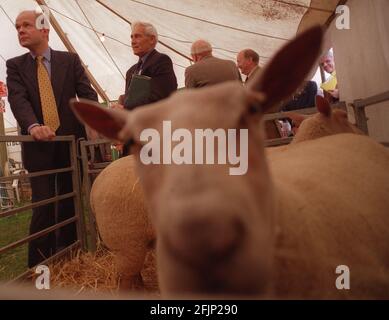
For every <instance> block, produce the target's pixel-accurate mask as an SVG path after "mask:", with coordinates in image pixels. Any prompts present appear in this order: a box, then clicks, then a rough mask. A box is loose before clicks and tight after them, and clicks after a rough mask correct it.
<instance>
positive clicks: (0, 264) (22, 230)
mask: <svg viewBox="0 0 389 320" xmlns="http://www.w3.org/2000/svg"><path fill="white" fill-rule="evenodd" d="M30 220H31V210H27V211H23V212H20V213H18V214H16V215H14V216H10V217H6V218H0V248H1V247H4V246H6V245H8V244H11V243H12V242H15V241H17V240H20V239H22V238H25V237H27V236H28V230H29V226H30ZM26 270H27V244H24V245H22V246H19V247H17V248H14V249H12V250H10V251H6V252H4V253H3V254H1V255H0V281H7V280H11V279H13V278H15V277H16V276H18V275H20V274H22V273H23V272H25V271H26Z"/></svg>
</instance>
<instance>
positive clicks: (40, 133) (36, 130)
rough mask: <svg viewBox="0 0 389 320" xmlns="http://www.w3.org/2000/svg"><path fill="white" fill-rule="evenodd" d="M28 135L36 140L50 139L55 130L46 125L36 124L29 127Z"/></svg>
mask: <svg viewBox="0 0 389 320" xmlns="http://www.w3.org/2000/svg"><path fill="white" fill-rule="evenodd" d="M30 135H31V136H32V137H33V138H34V139H35V140H37V141H50V140H53V138H54V137H55V132H54V131H53V130H52V129H51V128H50V127H47V126H36V127H33V128H31V129H30Z"/></svg>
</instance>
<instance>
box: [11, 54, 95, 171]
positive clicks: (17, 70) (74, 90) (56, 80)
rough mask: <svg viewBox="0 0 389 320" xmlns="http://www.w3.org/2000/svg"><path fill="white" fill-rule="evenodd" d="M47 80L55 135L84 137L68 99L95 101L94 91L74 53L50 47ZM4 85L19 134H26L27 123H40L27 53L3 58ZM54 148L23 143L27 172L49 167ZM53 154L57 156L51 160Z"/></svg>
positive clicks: (34, 77) (34, 72)
mask: <svg viewBox="0 0 389 320" xmlns="http://www.w3.org/2000/svg"><path fill="white" fill-rule="evenodd" d="M51 83H52V86H53V91H54V96H55V100H56V102H57V108H58V115H59V118H60V127H59V128H58V130H57V132H56V134H57V135H75V136H76V139H77V138H80V137H85V128H84V126H83V125H82V124H81V123H80V122H79V121H78V120H77V118H76V117H75V115H74V114H73V112H72V110H71V109H70V107H69V100H70V99H71V98H74V97H75V96H76V95H77V96H78V97H80V98H86V99H90V100H95V101H97V94H96V92H95V91H94V90H93V89H92V87H91V86H90V82H89V79H88V78H87V77H86V75H85V70H84V68H83V67H82V65H81V61H80V59H79V57H78V55H76V54H74V53H69V52H62V51H55V50H53V49H51ZM7 86H8V90H9V95H8V101H9V103H10V105H11V109H12V112H13V114H14V116H15V118H16V120H17V121H18V123H19V126H20V127H21V133H22V134H28V132H27V130H28V127H29V126H30V125H32V124H34V123H39V124H43V115H42V109H41V103H40V96H39V88H38V79H37V65H36V61H35V60H34V59H33V58H32V56H31V54H30V53H26V54H24V55H21V56H19V57H16V58H13V59H10V60H8V61H7ZM54 150H55V149H54V146H53V144H48V143H34V144H32V143H24V145H23V162H24V166H25V167H26V169H27V170H29V171H37V170H45V169H47V168H50V167H52V166H53V162H54V161H57V159H60V158H59V157H58V156H61V155H58V154H57V155H54V154H53V153H54ZM55 152H57V150H56V151H55ZM54 156H56V158H57V159H54ZM65 158H67V157H65Z"/></svg>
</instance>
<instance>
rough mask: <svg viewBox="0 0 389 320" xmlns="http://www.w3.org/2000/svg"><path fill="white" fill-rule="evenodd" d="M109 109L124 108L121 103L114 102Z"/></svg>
mask: <svg viewBox="0 0 389 320" xmlns="http://www.w3.org/2000/svg"><path fill="white" fill-rule="evenodd" d="M111 109H124V106H123V105H122V104H119V103H116V104H113V105H111Z"/></svg>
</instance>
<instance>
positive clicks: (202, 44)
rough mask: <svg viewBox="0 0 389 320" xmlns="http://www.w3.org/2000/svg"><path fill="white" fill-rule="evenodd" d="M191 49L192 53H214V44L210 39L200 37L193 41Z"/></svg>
mask: <svg viewBox="0 0 389 320" xmlns="http://www.w3.org/2000/svg"><path fill="white" fill-rule="evenodd" d="M190 51H191V54H192V55H195V54H202V53H212V46H211V44H210V43H209V42H208V41H206V40H203V39H200V40H196V41H195V42H193V44H192V47H191V49H190Z"/></svg>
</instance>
